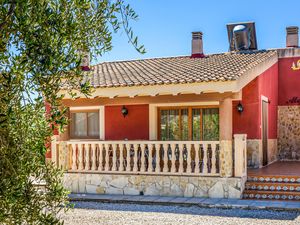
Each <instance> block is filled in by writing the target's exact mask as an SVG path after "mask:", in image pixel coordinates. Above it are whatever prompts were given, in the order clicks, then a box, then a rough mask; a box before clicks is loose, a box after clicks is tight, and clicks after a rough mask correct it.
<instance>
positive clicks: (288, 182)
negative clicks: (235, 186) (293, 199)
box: [247, 178, 300, 184]
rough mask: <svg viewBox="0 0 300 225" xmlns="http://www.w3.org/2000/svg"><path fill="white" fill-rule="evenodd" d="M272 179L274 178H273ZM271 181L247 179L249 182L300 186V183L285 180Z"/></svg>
mask: <svg viewBox="0 0 300 225" xmlns="http://www.w3.org/2000/svg"><path fill="white" fill-rule="evenodd" d="M271 179H272V178H271ZM271 179H269V180H260V179H259V178H258V179H251V178H247V182H259V183H265V182H268V183H286V184H300V181H297V180H295V181H290V180H289V181H284V179H282V180H280V181H277V180H275V181H272V180H271Z"/></svg>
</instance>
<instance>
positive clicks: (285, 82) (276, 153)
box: [51, 23, 300, 200]
mask: <svg viewBox="0 0 300 225" xmlns="http://www.w3.org/2000/svg"><path fill="white" fill-rule="evenodd" d="M227 28H228V37H229V44H230V49H231V50H230V51H229V52H226V53H218V54H211V55H207V54H205V53H204V52H203V47H202V46H203V44H202V33H201V32H193V35H192V52H191V55H188V56H179V57H167V58H153V59H143V60H131V61H117V62H104V63H100V64H98V65H94V66H92V67H91V70H90V71H89V72H87V73H86V76H87V78H88V79H89V80H90V82H91V84H92V85H93V87H94V91H93V93H92V96H91V97H89V98H86V97H84V96H82V95H80V94H79V96H80V97H79V98H77V99H75V100H74V99H71V97H70V96H68V94H67V90H62V91H61V93H62V94H65V98H64V99H63V104H64V105H65V106H67V107H68V108H69V111H70V119H71V124H70V126H69V127H68V128H67V129H66V131H65V133H63V134H60V135H57V136H55V137H53V143H52V149H51V157H52V161H53V162H55V163H57V164H58V165H60V166H62V167H63V168H64V169H65V170H66V175H65V185H66V187H67V188H69V189H70V190H71V191H72V192H75V193H98V194H105V193H109V194H130V195H139V194H144V195H173V196H199V197H221V198H241V197H243V196H244V197H246V198H257V199H265V198H270V199H290V200H299V199H300V172H299V171H300V162H299V160H300V89H299V87H300V48H299V47H298V27H288V28H287V29H286V30H287V34H286V47H285V48H282V49H270V50H259V49H257V45H256V37H255V27H254V23H241V24H229V25H228V26H227ZM286 161H289V162H288V163H286ZM247 167H248V172H247ZM247 173H248V175H247Z"/></svg>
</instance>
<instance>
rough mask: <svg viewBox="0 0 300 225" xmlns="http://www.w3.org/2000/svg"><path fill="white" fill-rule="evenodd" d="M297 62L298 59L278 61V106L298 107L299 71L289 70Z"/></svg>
mask: <svg viewBox="0 0 300 225" xmlns="http://www.w3.org/2000/svg"><path fill="white" fill-rule="evenodd" d="M298 60H300V57H291V58H283V59H279V79H278V80H279V87H278V91H279V101H278V104H279V105H300V70H292V68H291V67H292V65H293V63H295V65H297V61H298ZM291 99H294V101H290V100H291ZM295 100H296V101H295Z"/></svg>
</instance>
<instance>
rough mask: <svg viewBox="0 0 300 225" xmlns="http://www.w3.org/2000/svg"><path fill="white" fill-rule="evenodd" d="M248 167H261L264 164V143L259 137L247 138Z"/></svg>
mask: <svg viewBox="0 0 300 225" xmlns="http://www.w3.org/2000/svg"><path fill="white" fill-rule="evenodd" d="M247 163H248V167H251V168H259V167H260V165H262V143H261V140H259V139H248V140H247Z"/></svg>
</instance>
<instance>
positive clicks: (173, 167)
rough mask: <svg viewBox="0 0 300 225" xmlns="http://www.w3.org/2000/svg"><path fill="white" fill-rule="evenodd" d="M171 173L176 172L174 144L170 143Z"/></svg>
mask: <svg viewBox="0 0 300 225" xmlns="http://www.w3.org/2000/svg"><path fill="white" fill-rule="evenodd" d="M171 152H172V158H171V173H176V144H171Z"/></svg>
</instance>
